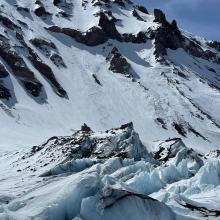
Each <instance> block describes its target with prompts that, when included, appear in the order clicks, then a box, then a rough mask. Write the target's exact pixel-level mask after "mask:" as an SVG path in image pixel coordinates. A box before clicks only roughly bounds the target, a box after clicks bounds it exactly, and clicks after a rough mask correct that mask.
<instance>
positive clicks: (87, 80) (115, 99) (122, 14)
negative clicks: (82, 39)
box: [0, 0, 220, 152]
mask: <svg viewBox="0 0 220 220" xmlns="http://www.w3.org/2000/svg"><path fill="white" fill-rule="evenodd" d="M70 2H71V4H72V5H71V6H70V7H69V8H68V10H67V11H68V12H69V13H70V14H71V16H70V18H65V17H61V16H56V15H55V14H56V13H58V12H59V11H61V10H62V9H59V8H58V7H55V6H54V5H53V4H52V2H51V1H42V3H43V5H44V7H45V8H46V10H47V11H48V12H50V13H51V14H52V15H51V16H49V17H47V18H40V17H37V16H36V15H35V14H34V13H33V10H34V7H35V6H34V1H28V2H27V1H24V0H18V1H6V0H3V1H2V5H3V6H4V7H1V11H2V14H3V15H6V16H7V17H9V18H10V19H11V20H12V21H13V22H15V23H16V24H18V22H17V20H20V21H23V22H25V23H26V24H27V25H28V28H23V29H22V32H23V36H24V39H25V40H26V42H28V40H30V39H33V38H43V39H46V40H50V41H52V42H53V43H54V44H55V45H56V47H57V51H58V52H59V54H60V56H61V57H62V58H63V61H64V63H65V65H66V66H67V68H58V67H57V66H56V65H55V64H54V63H52V62H51V60H49V59H48V58H47V57H45V55H44V54H43V53H42V52H41V51H40V50H38V49H36V48H35V51H36V52H37V53H38V55H39V56H40V58H41V59H42V60H44V62H45V63H47V64H48V65H49V66H50V67H51V68H52V70H53V72H54V74H55V77H56V78H57V80H58V82H59V83H60V84H61V86H62V87H63V88H64V89H65V90H66V91H67V94H68V99H65V98H61V97H59V96H57V95H56V94H55V93H54V91H53V90H52V88H51V86H50V85H49V84H48V82H47V81H46V80H45V79H44V78H43V77H42V76H41V75H40V74H39V72H37V71H36V69H34V68H33V66H32V65H31V63H30V62H29V61H27V64H28V66H29V68H30V69H31V70H32V71H33V72H34V74H35V77H36V78H37V79H38V80H39V81H40V82H41V83H42V84H43V87H44V90H45V91H46V96H47V98H46V102H43V103H41V104H39V102H37V101H36V100H35V99H33V98H32V97H30V96H29V95H28V94H27V93H26V92H25V91H24V88H23V87H22V86H21V85H20V83H19V82H18V81H17V80H16V78H15V77H14V76H13V75H12V74H10V80H11V83H12V85H11V86H10V90H11V91H12V92H14V94H15V97H14V100H12V101H10V102H7V101H4V100H0V113H1V114H0V121H1V125H2V126H1V129H0V151H7V150H9V151H10V150H15V149H18V148H21V147H28V146H31V145H34V144H40V143H42V142H43V141H44V140H45V139H47V138H49V137H51V136H54V135H68V134H71V133H72V132H73V130H77V129H79V127H80V126H81V125H82V124H83V123H87V124H88V125H90V126H91V127H93V128H94V129H95V130H106V129H110V128H112V127H117V126H119V125H120V124H122V123H127V122H129V121H132V122H133V123H134V126H135V129H136V130H137V131H138V133H139V134H140V136H141V138H142V140H143V141H144V142H145V143H149V145H152V144H153V143H154V142H155V141H157V140H164V139H167V138H168V137H169V138H173V137H181V135H180V134H179V133H178V132H177V131H176V130H175V129H174V127H173V126H172V124H173V123H174V122H176V123H179V124H181V125H183V126H185V127H186V129H187V126H188V125H189V124H190V126H191V127H192V128H194V129H195V130H196V131H198V132H199V133H200V134H201V135H202V136H203V137H205V138H206V139H207V140H205V139H204V138H202V137H200V136H197V135H195V134H194V133H192V132H188V133H187V135H186V137H182V138H183V139H184V142H185V143H186V144H187V145H189V146H191V147H193V148H196V149H198V150H199V151H201V152H208V151H209V150H210V149H216V148H218V147H219V140H220V132H219V127H217V126H216V124H217V125H219V124H220V118H219V114H218V111H219V108H220V102H219V91H218V90H217V89H215V88H213V87H210V85H209V83H208V82H203V81H202V80H201V77H202V76H201V74H206V76H208V78H211V77H212V74H213V73H211V72H209V71H208V70H207V69H205V66H207V65H208V66H209V67H212V68H214V69H215V70H216V71H217V72H218V71H219V65H217V64H214V63H212V62H208V61H204V60H202V59H201V60H199V59H195V58H193V57H190V56H189V55H188V54H186V53H184V52H182V51H170V52H168V56H169V57H170V59H171V60H173V61H174V62H175V64H176V65H177V64H178V65H180V66H181V67H182V68H183V70H184V71H185V74H186V75H187V79H184V78H182V77H180V76H178V75H177V74H174V73H173V66H172V65H169V66H165V65H162V64H159V63H158V62H156V60H155V57H154V55H153V52H154V42H153V41H151V40H147V42H146V43H145V44H143V43H142V44H133V43H122V42H118V41H116V40H109V41H108V42H107V43H105V44H103V45H100V46H96V47H88V46H85V45H83V44H80V43H77V42H75V40H73V39H71V38H70V37H67V36H65V35H63V34H55V33H52V32H48V31H47V30H45V27H50V26H52V25H57V26H59V27H70V28H75V29H78V30H80V31H86V30H88V29H89V28H91V27H92V26H97V25H98V17H97V16H96V14H97V13H98V12H99V11H100V10H103V9H102V8H100V7H98V6H97V7H94V6H92V3H91V1H88V3H87V4H86V6H85V7H82V5H81V4H82V2H81V0H76V1H74V2H73V1H70ZM15 4H17V5H20V6H22V7H27V8H28V9H30V15H28V14H27V13H26V14H25V12H24V13H20V12H19V11H17V10H16V7H15V6H14V5H15ZM111 10H112V13H113V16H114V17H115V18H116V19H118V22H117V23H116V28H117V29H118V31H119V32H120V33H130V34H132V33H133V34H137V33H138V32H140V31H147V30H148V28H149V27H150V28H152V29H155V28H156V27H157V26H158V24H157V23H154V22H153V19H154V17H153V15H146V14H144V13H142V12H140V11H138V12H139V14H140V15H141V16H142V17H143V19H144V21H139V20H137V19H136V18H135V17H134V16H133V15H132V10H133V6H132V5H129V4H127V3H126V7H125V8H123V7H119V6H118V5H117V4H116V3H114V4H113V3H112V9H111ZM4 30H5V28H4V26H1V29H0V31H1V34H3V35H5V33H4ZM10 33H11V32H10V31H9V32H8V34H7V37H8V38H9V39H10V40H11V42H13V44H14V45H19V44H20V43H18V42H17V40H16V39H15V37H14V36H13V34H10ZM189 37H191V36H189ZM198 40H200V41H201V42H203V41H204V40H202V39H198ZM28 44H29V46H30V47H31V48H33V49H34V47H33V45H31V44H30V43H28ZM203 44H204V47H205V43H204V42H203ZM113 47H117V48H118V49H119V51H120V52H121V54H122V55H123V56H124V57H125V58H126V59H127V61H128V62H129V63H130V64H131V67H132V69H133V71H134V72H135V73H136V75H138V78H137V79H136V82H133V81H132V80H131V79H128V78H126V77H124V76H123V75H121V74H116V73H113V72H111V71H110V70H109V69H108V68H109V63H108V62H106V57H107V55H108V53H109V52H110V51H111V50H112V48H113ZM206 47H207V46H206ZM21 55H22V54H21ZM25 60H27V59H26V58H25ZM194 63H197V64H198V65H201V68H203V69H199V68H198V67H197V66H195V64H194ZM9 72H10V71H9ZM93 74H95V75H96V76H97V78H98V79H99V81H100V82H101V84H102V86H100V85H98V84H97V83H96V82H95V80H94V78H93V76H92V75H93ZM210 80H211V79H210ZM177 82H178V83H177ZM180 92H182V93H180ZM182 94H185V96H183V95H182ZM15 99H16V101H15ZM190 100H191V102H190ZM12 103H13V104H12ZM192 103H193V104H192ZM194 104H196V105H194ZM207 115H209V116H210V117H209V116H207ZM157 118H162V119H163V120H164V123H165V124H166V127H167V129H163V128H162V127H161V124H160V123H158V122H157V121H156V119H157ZM211 119H213V120H211ZM213 121H215V123H216V124H214V123H213Z"/></svg>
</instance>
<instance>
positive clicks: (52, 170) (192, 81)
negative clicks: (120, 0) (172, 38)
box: [0, 0, 220, 220]
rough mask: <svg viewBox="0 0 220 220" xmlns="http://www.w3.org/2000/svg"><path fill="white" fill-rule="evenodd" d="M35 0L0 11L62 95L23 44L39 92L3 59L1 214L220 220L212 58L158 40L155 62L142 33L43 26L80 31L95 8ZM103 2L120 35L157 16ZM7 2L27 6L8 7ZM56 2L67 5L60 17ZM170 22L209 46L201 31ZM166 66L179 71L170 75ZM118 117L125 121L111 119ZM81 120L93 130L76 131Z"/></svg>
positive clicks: (0, 30)
mask: <svg viewBox="0 0 220 220" xmlns="http://www.w3.org/2000/svg"><path fill="white" fill-rule="evenodd" d="M34 2H35V1H34V0H33V1H32V0H31V1H26V0H2V1H1V5H0V11H1V12H0V15H1V14H2V15H4V16H7V17H8V18H10V19H11V20H12V21H13V22H15V23H16V24H19V22H18V20H20V21H22V22H25V23H26V24H27V27H26V28H22V34H23V36H24V39H25V41H26V42H27V44H28V45H29V46H30V47H31V48H32V49H33V50H34V51H35V52H36V53H37V54H38V55H39V57H40V58H41V59H42V60H43V61H44V62H45V63H46V64H48V65H49V66H50V67H51V69H52V71H53V72H54V75H55V77H56V79H57V81H58V82H59V83H60V84H61V86H62V87H63V88H64V89H65V90H66V92H67V95H68V98H62V97H59V96H58V95H57V94H56V93H55V92H54V90H53V88H52V87H51V86H50V84H49V83H48V81H47V80H46V79H45V78H43V77H42V75H41V74H40V73H39V72H38V71H37V70H36V69H35V68H34V67H33V66H32V64H31V63H30V61H28V60H27V58H26V57H25V54H23V51H22V50H21V52H20V54H19V55H21V56H22V57H23V58H24V60H25V61H26V63H27V65H28V67H29V68H30V69H31V70H32V71H33V72H34V74H35V77H36V78H37V79H38V80H39V81H40V82H41V83H42V85H43V88H44V92H45V93H44V94H43V95H42V94H41V96H40V97H38V98H37V99H35V98H33V97H32V96H30V95H29V94H27V92H26V91H25V89H24V88H23V86H22V85H21V84H20V82H18V80H17V79H16V77H15V76H14V75H13V74H12V73H11V72H10V67H8V66H6V68H7V70H8V72H9V73H10V75H9V76H8V77H7V78H4V79H2V78H0V83H2V82H3V83H4V84H5V85H7V86H8V87H9V88H10V91H11V92H12V93H13V94H14V95H13V97H12V99H10V100H9V101H6V100H3V99H0V123H1V124H0V219H1V220H6V219H7V220H8V219H10V220H11V219H13V220H30V219H33V220H54V219H55V220H67V219H68V220H85V219H91V220H93V219H94V220H99V219H102V220H110V219H113V217H112V216H114V219H120V220H123V219H128V218H129V219H131V220H136V219H137V220H139V219H140V220H142V219H146V220H154V219H157V220H164V219H166V220H175V219H176V220H186V219H188V220H193V219H197V220H201V219H202V220H203V219H207V220H208V219H209V220H212V219H220V214H219V213H220V206H219V204H220V153H219V151H218V150H216V149H219V146H220V145H219V143H220V114H219V109H220V101H219V100H220V99H219V98H220V92H219V89H218V88H217V87H216V86H213V85H217V84H218V83H219V82H220V77H219V73H220V66H219V64H217V63H215V62H212V61H208V60H205V59H202V58H196V57H193V56H190V55H189V54H188V53H187V52H186V51H184V50H183V49H178V50H175V51H174V50H170V49H169V50H167V56H166V58H167V59H168V60H169V63H168V65H165V64H161V63H159V62H157V60H156V58H155V56H154V50H155V45H154V40H150V39H148V40H147V42H146V43H141V44H135V43H125V42H119V41H117V40H113V39H109V40H108V41H107V42H106V43H104V44H102V45H99V46H95V47H89V46H86V45H84V44H80V43H78V42H76V41H75V40H74V39H72V38H70V37H68V36H66V35H64V34H58V33H52V32H49V31H47V30H46V29H45V28H47V27H50V26H52V25H56V26H59V27H62V28H68V27H69V28H73V29H77V30H80V31H81V32H86V31H87V30H89V29H90V28H91V27H93V26H98V23H99V19H98V16H97V14H98V13H99V12H100V11H102V10H108V9H107V8H106V7H104V8H102V7H99V6H96V7H94V6H93V3H94V2H97V1H93V2H92V1H90V0H89V1H82V0H74V1H73V0H67V2H69V3H70V4H69V7H68V8H64V7H63V8H62V7H61V8H58V7H56V6H54V4H53V3H52V1H47V0H42V1H41V2H42V3H43V5H44V7H45V9H46V10H47V11H48V12H49V13H51V15H50V16H47V17H45V18H42V17H38V16H37V15H35V13H34V10H35V7H36V4H34ZM82 2H84V3H85V5H84V6H83V5H82ZM110 3H111V6H112V8H111V11H112V15H113V16H114V17H115V18H116V19H118V20H117V22H116V28H117V30H118V31H119V32H120V33H121V34H123V33H127V34H133V35H136V34H138V33H139V32H140V31H142V32H147V31H148V30H149V28H151V29H155V28H157V27H158V23H155V22H154V21H153V20H154V16H153V15H146V14H144V13H142V12H140V11H138V9H136V10H137V11H138V13H139V15H140V16H141V17H142V18H143V21H140V20H137V18H135V17H134V16H133V15H132V12H133V9H134V6H133V5H130V4H128V3H127V1H126V3H125V8H124V7H120V6H118V4H116V3H114V1H112V0H110ZM16 4H17V5H20V6H22V7H26V8H28V9H29V10H30V13H29V14H27V13H26V12H19V11H18V10H16V7H15V5H16ZM62 10H64V11H65V12H66V13H69V14H70V15H71V16H69V17H62V16H60V15H59V12H61V11H62ZM181 32H182V33H183V34H184V36H186V37H187V38H189V39H193V38H194V39H196V40H197V41H198V42H200V44H201V47H202V48H203V49H204V50H206V49H209V50H212V51H214V49H213V48H210V47H209V46H208V45H207V42H208V41H207V40H205V39H202V38H199V37H196V36H194V35H193V34H189V33H186V32H184V31H182V30H181ZM0 34H1V35H4V36H7V38H9V40H10V43H11V46H13V47H14V49H16V50H17V51H19V47H20V43H19V42H18V41H17V39H16V38H15V35H14V33H13V32H12V31H11V30H8V29H7V28H6V27H5V26H4V25H2V23H1V22H0ZM33 38H41V39H45V40H48V41H51V42H53V43H54V44H55V45H56V47H57V49H56V52H57V53H58V54H59V55H60V56H61V57H62V59H63V61H64V63H65V65H66V68H65V67H61V66H59V67H58V66H56V65H55V64H54V63H53V62H52V61H51V60H50V59H48V57H47V56H45V54H44V53H43V52H42V51H41V50H39V49H37V48H35V47H34V46H33V45H32V44H31V43H29V40H30V39H33ZM114 47H117V48H118V50H119V51H120V53H121V54H122V55H123V57H125V58H126V60H127V61H128V63H129V64H130V65H131V68H132V71H133V73H134V75H135V76H136V78H135V80H134V79H131V78H128V77H125V76H124V75H123V74H119V73H113V72H112V71H110V70H109V66H110V64H109V62H108V61H107V60H106V57H107V56H108V55H109V53H110V52H111V51H112V49H113V48H114ZM215 52H216V53H218V54H219V52H217V51H215ZM0 63H3V60H2V59H1V58H0ZM176 68H177V69H178V70H180V71H181V72H183V73H184V75H185V76H184V77H183V76H181V75H178V74H176V72H175V70H176ZM210 69H211V70H210ZM213 71H214V72H213ZM93 74H95V75H96V77H97V79H98V80H99V81H100V83H101V85H99V84H97V83H96V82H95V80H94V75H93ZM45 100H46V101H45ZM128 122H133V126H132V127H129V128H127V127H126V128H118V129H111V128H115V127H119V126H120V125H121V124H125V123H128ZM83 123H86V124H87V125H89V126H90V127H91V128H92V130H93V131H94V132H93V131H90V132H88V134H87V133H84V132H83V131H78V130H79V128H80V126H81V125H82V124H83ZM174 124H176V125H180V127H182V128H183V129H184V131H185V132H186V133H185V135H183V134H181V133H180V132H178V128H179V127H178V128H177V127H176V128H175V126H174ZM133 127H134V128H133ZM109 129H110V130H109ZM105 130H108V131H106V132H103V131H105ZM134 130H135V131H134ZM101 131H102V132H101ZM85 134H86V135H85ZM138 134H139V135H140V139H139V135H138ZM84 135H85V138H86V139H85V140H84ZM51 137H53V138H51ZM48 138H51V139H49V141H48V142H45V143H43V141H45V140H46V139H48ZM87 138H88V139H87ZM180 138H181V139H180ZM141 140H142V141H141ZM163 140H165V141H163ZM77 141H79V142H77ZM81 141H82V142H81ZM42 143H43V144H42ZM94 144H95V145H94ZM33 146H34V147H33ZM79 149H80V150H79ZM78 150H79V151H78ZM81 150H82V151H83V152H84V153H86V156H85V154H83V153H82V152H81ZM76 151H77V153H76Z"/></svg>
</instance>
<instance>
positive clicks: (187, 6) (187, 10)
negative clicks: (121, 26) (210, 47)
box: [137, 0, 220, 40]
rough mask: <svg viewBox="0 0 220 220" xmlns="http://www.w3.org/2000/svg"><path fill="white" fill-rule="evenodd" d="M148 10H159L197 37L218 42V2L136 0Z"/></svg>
mask: <svg viewBox="0 0 220 220" xmlns="http://www.w3.org/2000/svg"><path fill="white" fill-rule="evenodd" d="M137 2H138V3H141V4H144V5H146V6H147V7H148V8H150V9H153V8H161V9H163V10H164V11H165V12H166V15H167V17H168V19H170V20H171V19H176V20H177V22H178V23H179V26H180V27H181V28H183V29H185V30H188V31H190V32H192V33H195V34H197V35H201V36H203V37H206V38H209V39H217V40H220V24H219V21H220V13H219V10H220V1H219V0H181V1H180V0H137Z"/></svg>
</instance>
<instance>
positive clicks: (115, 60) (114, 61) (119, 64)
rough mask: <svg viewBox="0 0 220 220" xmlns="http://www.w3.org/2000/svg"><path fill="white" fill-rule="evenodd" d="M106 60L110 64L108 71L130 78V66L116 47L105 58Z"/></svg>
mask: <svg viewBox="0 0 220 220" xmlns="http://www.w3.org/2000/svg"><path fill="white" fill-rule="evenodd" d="M107 60H108V61H109V62H110V67H109V70H111V71H112V72H114V73H120V74H123V75H125V76H126V77H132V74H131V65H130V64H129V63H128V61H127V60H126V58H124V57H123V56H122V54H121V53H120V52H119V50H118V49H117V48H116V47H114V48H113V49H112V51H111V53H110V54H109V56H108V57H107Z"/></svg>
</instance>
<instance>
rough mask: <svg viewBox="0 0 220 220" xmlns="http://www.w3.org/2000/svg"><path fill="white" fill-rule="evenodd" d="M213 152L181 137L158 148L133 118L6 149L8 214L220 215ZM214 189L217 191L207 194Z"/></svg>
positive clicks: (172, 219)
mask: <svg viewBox="0 0 220 220" xmlns="http://www.w3.org/2000/svg"><path fill="white" fill-rule="evenodd" d="M209 155H210V156H208V154H207V155H202V154H199V153H198V152H196V151H194V150H192V149H189V148H188V147H187V146H186V145H185V144H184V143H183V141H182V140H181V139H179V138H176V139H170V140H166V141H161V142H160V143H159V142H158V143H156V144H155V150H154V152H152V153H150V152H149V151H148V150H147V148H146V146H145V145H144V144H143V143H142V142H141V140H140V139H139V136H138V134H137V133H136V132H135V130H134V128H133V125H132V123H128V124H124V125H122V126H120V127H119V128H113V129H110V130H107V131H104V132H97V131H94V130H93V129H92V128H91V127H89V126H88V125H86V124H84V125H83V126H82V127H81V130H78V131H75V132H74V134H73V135H71V136H63V137H52V138H50V139H49V140H47V141H46V142H45V143H44V144H42V145H39V146H34V147H32V149H31V150H25V151H24V150H20V151H18V152H16V153H15V154H14V153H13V154H3V155H1V157H0V159H1V161H2V162H3V163H2V165H3V164H4V166H5V167H6V170H5V171H4V172H2V176H3V180H2V188H1V190H0V195H1V211H0V217H4V218H9V219H10V218H15V219H17V220H23V219H28V218H33V219H37V218H40V219H45V220H50V219H59V220H66V219H68V220H69V219H70V220H72V219H74V220H79V219H91V220H93V219H103V220H109V219H112V216H115V217H117V219H121V220H123V219H127V218H128V217H129V218H130V219H137V220H139V219H140V220H142V219H147V220H148V219H149V220H150V219H159V220H162V219H167V220H176V219H181V218H183V219H184V218H185V217H186V216H188V217H189V216H190V217H192V218H190V219H194V217H196V216H198V215H200V216H201V215H202V214H204V213H205V216H207V217H211V216H214V215H215V216H216V217H218V216H219V208H220V207H219V206H218V205H217V203H216V200H218V199H219V198H218V196H216V192H219V183H220V179H219V167H220V162H219V158H217V157H216V156H214V155H215V154H214V153H213V152H212V153H210V154H209ZM211 155H212V156H211ZM8 170H10V173H9V172H8ZM20 178H22V182H20ZM14 185H16V187H14ZM8 189H10V191H8ZM209 191H210V192H211V194H210V197H206V200H204V201H203V200H201V198H203V194H206V193H208V192H209ZM5 192H8V193H7V194H6V193H5ZM73 204H74V205H73ZM36 207H37V208H36ZM192 210H193V211H192ZM189 213H190V214H189ZM205 216H204V217H203V216H202V217H201V218H200V219H204V220H205V219H206V217H205Z"/></svg>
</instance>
